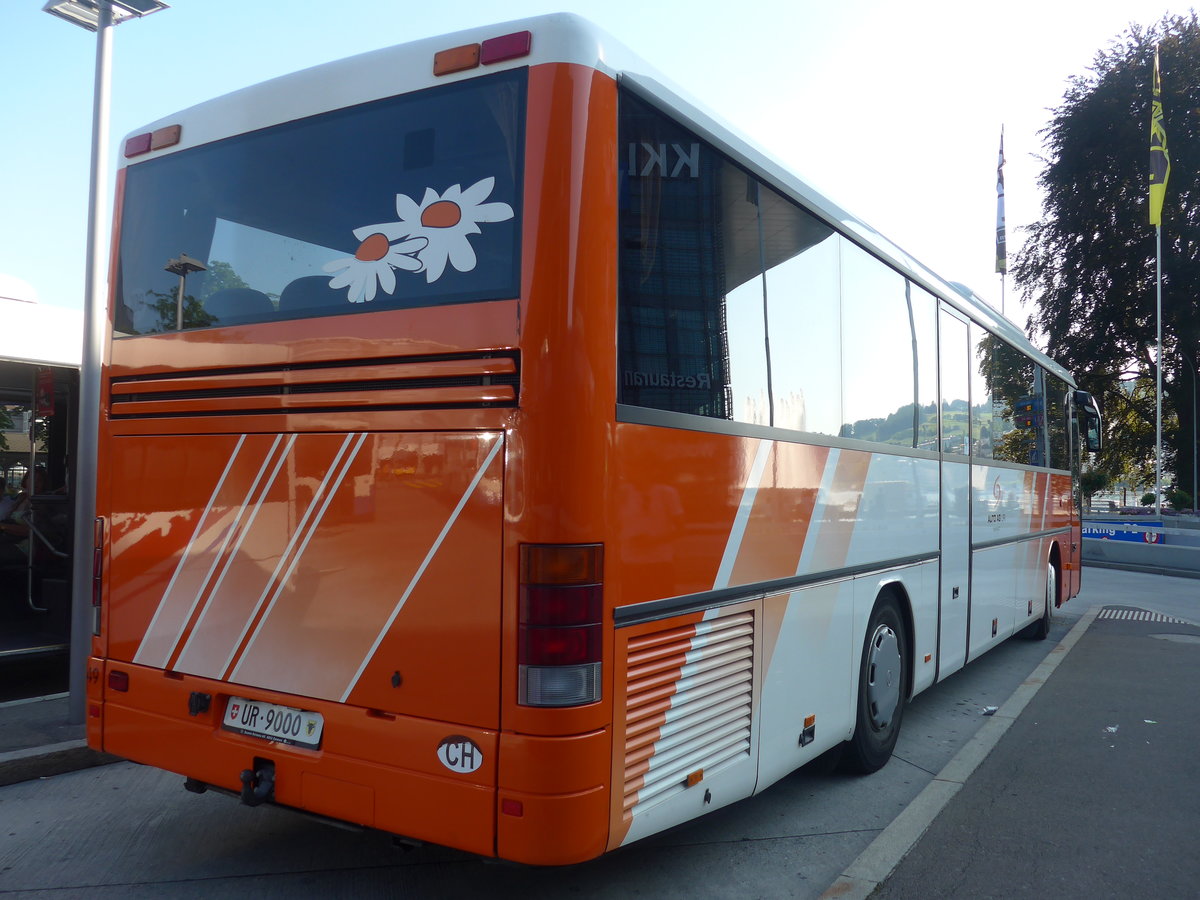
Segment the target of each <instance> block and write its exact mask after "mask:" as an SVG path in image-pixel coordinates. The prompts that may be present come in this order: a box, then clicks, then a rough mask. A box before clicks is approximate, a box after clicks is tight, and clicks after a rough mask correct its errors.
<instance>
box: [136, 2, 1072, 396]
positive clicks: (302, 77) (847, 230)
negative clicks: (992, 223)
mask: <svg viewBox="0 0 1200 900" xmlns="http://www.w3.org/2000/svg"><path fill="white" fill-rule="evenodd" d="M517 31H530V32H531V33H532V35H533V40H532V42H531V51H530V54H529V55H528V56H524V57H521V58H519V59H514V60H512V61H511V62H507V63H500V64H496V65H493V66H487V67H483V66H481V67H478V68H474V69H470V70H467V71H464V72H459V73H455V74H452V75H444V76H434V75H433V56H434V54H435V53H437V52H439V51H441V50H446V49H449V48H452V47H457V46H461V45H463V44H471V43H481V42H482V41H485V40H487V39H488V38H493V37H499V36H502V35H506V34H511V33H513V32H517ZM563 62H565V63H575V64H579V65H585V66H590V67H592V68H594V69H596V70H598V71H600V72H603V73H605V74H607V75H610V76H612V77H614V78H620V79H622V80H623V81H624V82H625V83H627V84H629V85H630V86H631V87H632V88H633V89H634V90H635V91H637V92H638V93H640V94H642V95H643V96H645V97H646V98H647V99H649V100H651V101H653V100H655V99H657V100H658V101H659V105H665V106H666V107H667V108H669V109H670V110H671V111H672V114H673V115H674V116H676V117H678V118H681V119H683V120H684V121H685V123H686V124H687V125H689V126H690V127H692V128H693V129H694V130H696V131H697V132H698V133H700V135H701V136H702V137H704V138H706V139H707V140H709V141H711V142H712V143H713V144H714V145H715V146H717V147H719V148H720V149H722V150H723V151H725V152H726V153H728V154H729V155H730V156H732V157H734V158H735V159H737V160H738V161H739V162H740V163H742V164H743V165H745V166H746V167H747V168H749V169H751V170H752V171H757V172H758V173H759V174H762V175H765V176H767V177H768V178H769V179H770V180H771V181H772V182H773V183H775V184H777V185H778V186H779V187H780V188H782V189H783V190H784V191H785V193H787V194H789V195H790V196H791V197H792V198H793V199H795V200H796V201H798V202H799V203H801V204H802V205H803V206H805V207H806V208H808V209H810V210H811V211H812V212H813V213H814V214H816V215H817V216H819V217H821V218H823V219H824V220H826V221H827V222H828V223H829V224H830V225H833V226H835V227H836V228H837V229H838V230H839V231H842V232H843V233H844V234H846V235H848V236H849V237H851V238H852V239H853V240H854V241H855V242H857V243H859V244H861V245H862V246H864V247H865V248H867V249H868V250H870V251H871V252H872V253H874V254H875V255H876V256H878V257H880V258H881V259H883V260H885V261H886V262H888V263H889V264H890V265H892V266H893V267H894V268H896V269H897V270H899V271H900V272H901V273H902V274H904V275H905V276H907V277H908V278H910V279H911V280H912V281H914V282H915V283H917V284H919V285H920V286H921V287H923V288H924V289H925V290H927V291H929V292H930V293H932V294H934V295H935V296H937V297H939V298H941V299H942V300H943V301H944V302H945V303H947V304H948V305H950V306H952V307H954V308H955V309H957V310H958V311H959V312H961V313H963V314H964V315H966V316H968V317H969V318H971V319H973V320H975V321H977V322H978V323H979V324H980V325H982V326H983V327H984V328H987V329H988V330H989V331H991V332H993V333H995V334H996V335H998V336H999V337H1001V338H1003V339H1004V340H1006V341H1008V342H1009V343H1012V344H1014V345H1015V346H1017V347H1019V348H1020V349H1021V350H1023V351H1024V352H1027V353H1029V354H1030V355H1031V356H1033V357H1034V358H1036V359H1037V360H1038V362H1040V363H1041V364H1042V365H1044V366H1045V367H1046V368H1048V369H1050V370H1051V371H1053V372H1054V373H1055V374H1056V375H1058V376H1059V377H1062V378H1064V379H1066V380H1067V381H1069V382H1071V383H1074V379H1073V378H1072V376H1071V375H1070V373H1068V372H1067V371H1066V370H1065V369H1064V368H1063V367H1062V366H1060V365H1059V364H1057V363H1055V362H1054V361H1053V360H1051V359H1050V358H1049V357H1048V356H1046V355H1045V354H1044V353H1042V352H1041V351H1040V350H1038V348H1037V347H1035V346H1034V345H1033V344H1032V343H1031V342H1030V341H1029V339H1028V338H1027V337H1026V336H1025V334H1024V332H1023V331H1022V330H1021V329H1020V328H1019V327H1018V326H1017V325H1016V324H1015V323H1013V322H1012V321H1011V320H1009V319H1007V318H1005V317H1004V316H1002V315H1000V313H999V312H997V311H996V310H995V309H994V308H993V307H991V306H990V305H988V304H987V303H986V302H985V301H984V300H983V299H982V298H980V297H979V296H978V295H976V294H975V293H974V292H973V291H971V292H969V295H968V294H964V293H962V292H960V291H958V290H956V289H955V288H954V287H953V286H952V285H951V284H950V283H949V282H948V281H947V280H945V279H943V278H942V277H940V276H939V275H937V274H935V273H934V272H933V271H932V270H930V269H928V268H927V267H925V266H924V265H922V264H921V263H920V262H918V261H917V260H916V259H915V258H913V257H912V256H910V255H909V254H907V253H905V252H904V251H903V250H901V249H900V248H899V247H898V246H896V245H895V244H894V243H892V242H891V241H890V240H889V239H887V238H886V237H884V236H883V235H882V234H880V233H879V232H878V231H876V230H875V229H874V228H872V227H871V226H870V225H868V224H866V223H865V222H864V221H862V220H861V219H858V218H857V217H855V216H853V215H851V214H850V213H849V212H847V211H846V210H844V209H842V208H841V207H840V206H838V205H837V204H836V203H834V202H833V201H832V200H831V199H829V198H828V197H826V196H824V195H823V194H820V193H819V192H817V191H816V190H814V189H813V188H812V187H811V186H809V185H808V184H806V183H805V182H803V181H802V180H801V179H800V178H798V177H797V176H795V175H794V174H792V173H791V172H790V171H789V170H788V169H786V168H785V167H784V166H783V165H782V164H780V163H779V162H778V161H777V160H775V159H774V158H772V157H770V156H769V155H768V154H766V153H765V152H763V151H761V150H759V149H757V148H756V147H755V146H754V145H753V144H752V142H751V141H750V140H749V139H748V138H746V137H745V136H744V135H742V134H741V133H740V132H739V131H738V129H736V128H735V127H733V126H732V125H730V124H729V123H727V122H725V121H723V120H722V119H721V118H720V117H719V116H717V115H716V114H715V113H713V112H712V111H710V110H707V109H706V108H705V107H704V106H703V105H702V104H701V103H700V102H699V101H697V100H695V99H692V98H690V97H689V96H688V95H687V93H686V92H685V91H684V90H682V89H681V88H679V87H677V86H675V85H674V84H673V83H671V82H670V80H668V79H666V78H665V77H663V76H662V75H661V74H659V73H658V72H657V71H656V70H655V69H654V68H653V67H652V66H650V65H649V64H648V63H646V62H645V61H644V60H643V59H641V58H640V57H638V56H637V55H636V54H635V53H633V51H631V50H629V49H628V48H627V47H625V46H624V45H623V44H622V43H621V42H620V41H618V40H616V39H615V38H613V37H612V36H611V35H609V34H608V33H607V32H605V31H604V30H603V29H601V28H599V27H597V26H596V25H594V24H592V23H591V22H590V21H588V20H587V19H584V18H583V17H581V16H578V15H576V14H574V13H551V14H549V15H542V16H535V17H531V18H526V19H516V20H513V21H509V22H501V23H497V24H494V25H485V26H481V27H477V28H469V29H465V30H463V31H458V32H453V33H451V34H446V35H441V36H436V37H428V38H420V39H418V40H415V41H411V42H408V43H405V44H398V45H396V46H392V47H385V48H383V49H380V50H373V51H370V52H367V53H362V54H359V55H357V56H351V57H347V58H346V59H341V60H336V61H334V62H329V63H323V64H321V65H317V66H313V67H311V68H308V69H302V70H300V71H298V72H293V73H291V74H288V75H282V76H280V77H278V78H273V79H271V80H269V81H264V82H261V83H260V84H255V85H251V86H249V87H245V88H242V89H241V90H238V91H234V92H232V93H230V94H225V95H224V96H221V97H217V98H215V99H213V100H209V101H206V102H204V103H201V104H198V105H196V106H193V107H190V108H188V109H185V110H182V111H181V112H178V113H174V114H172V115H170V116H166V117H164V118H162V119H159V120H157V121H155V122H152V123H150V124H149V125H147V126H145V127H143V128H139V129H137V130H136V131H133V132H131V133H130V134H131V135H134V134H143V133H145V132H148V131H153V130H155V129H158V128H161V127H163V126H166V125H174V124H181V125H182V126H183V128H182V132H181V137H182V140H181V142H180V143H179V144H178V145H176V146H173V147H170V148H167V149H164V150H159V151H152V152H150V153H147V154H143V155H141V156H138V157H135V158H134V159H133V160H125V159H122V160H121V163H122V165H131V164H132V165H136V164H139V163H141V162H143V161H146V160H149V159H154V158H156V157H160V156H164V155H168V154H171V153H175V152H178V151H180V150H185V149H188V148H189V147H195V146H199V145H201V144H206V143H209V142H211V141H215V140H220V139H222V138H226V137H231V136H233V135H236V134H242V133H245V132H247V131H254V130H257V129H260V128H268V127H270V126H272V125H279V124H282V123H284V122H289V121H294V120H296V119H301V118H305V117H307V116H313V115H318V114H320V113H323V112H329V111H331V110H335V109H341V108H344V107H347V106H353V105H357V104H361V103H369V102H371V101H373V100H380V99H384V98H386V97H391V96H395V95H397V94H401V93H407V92H409V91H414V90H421V89H423V88H427V87H434V86H436V85H440V84H448V83H451V82H454V81H461V80H465V79H468V78H474V77H478V76H480V75H483V74H487V73H488V72H491V71H501V70H503V69H507V68H520V67H524V66H535V65H540V64H544V63H563ZM380 73H386V74H387V77H380ZM364 85H366V86H368V87H364Z"/></svg>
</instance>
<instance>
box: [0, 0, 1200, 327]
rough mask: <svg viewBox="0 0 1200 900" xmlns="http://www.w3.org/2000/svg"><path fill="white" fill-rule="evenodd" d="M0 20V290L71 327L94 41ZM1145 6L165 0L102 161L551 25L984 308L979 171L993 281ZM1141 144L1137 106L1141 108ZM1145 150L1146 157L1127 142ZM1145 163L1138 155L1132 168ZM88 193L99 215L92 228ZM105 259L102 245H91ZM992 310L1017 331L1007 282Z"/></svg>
mask: <svg viewBox="0 0 1200 900" xmlns="http://www.w3.org/2000/svg"><path fill="white" fill-rule="evenodd" d="M43 2H44V0H4V12H5V24H4V33H5V42H4V43H5V47H4V53H3V54H0V109H2V110H3V114H4V128H3V134H4V139H3V140H0V280H2V279H3V278H4V276H7V277H8V278H16V279H21V280H23V281H25V282H28V283H29V284H31V285H32V286H33V288H34V290H35V291H36V294H37V298H38V299H39V300H40V302H42V303H44V304H48V305H53V306H59V307H66V308H74V309H80V308H82V306H83V294H84V260H85V250H86V233H87V202H88V177H89V160H90V151H91V127H92V126H91V119H92V96H93V84H94V81H93V78H94V74H95V37H94V35H92V34H91V33H89V32H87V31H85V30H83V29H82V28H79V27H75V26H72V25H70V24H68V23H66V22H64V21H61V20H59V19H57V18H55V17H53V16H50V15H48V14H46V13H44V12H43V11H42V6H43ZM1164 4H1165V0H1009V2H1007V3H1004V4H974V5H972V4H964V3H962V2H961V0H954V2H949V0H910V2H907V3H900V2H897V0H839V2H837V3H830V2H828V0H742V2H740V3H735V4H729V3H721V4H717V3H716V2H713V0H709V2H703V0H702V2H696V0H657V2H653V3H647V2H645V0H604V2H594V3H587V2H575V3H572V2H571V0H553V2H539V0H510V2H508V3H506V4H503V5H500V4H496V3H495V2H480V0H454V2H448V3H436V4H428V5H427V6H426V5H425V4H415V3H414V4H404V3H398V2H396V0H350V2H346V3H341V4H333V3H329V2H328V0H286V2H285V0H172V2H171V6H170V8H169V9H167V10H165V11H162V12H159V13H156V14H154V15H151V16H148V17H146V18H145V19H142V20H131V21H127V22H125V23H123V24H121V25H119V26H117V27H116V28H115V29H114V31H113V41H112V97H111V116H110V129H111V132H110V142H109V143H110V160H111V162H112V167H113V170H114V171H115V164H116V160H117V159H118V152H117V151H118V148H119V147H120V146H121V144H122V142H123V140H124V137H125V135H127V134H128V133H130V132H134V131H137V130H138V129H139V128H140V126H142V125H145V124H147V123H150V122H152V121H154V120H156V119H158V118H161V117H163V116H166V115H168V114H170V113H172V112H174V111H177V110H182V109H184V108H186V107H188V106H191V105H193V104H195V103H199V102H202V101H204V100H208V99H211V98H213V97H216V96H219V95H221V94H225V93H228V92H230V91H233V90H237V89H238V88H241V87H245V86H246V85H249V84H254V83H257V82H259V81H263V80H266V79H268V78H273V77H275V76H277V75H283V74H286V73H288V72H292V71H296V70H298V69H302V68H307V67H309V66H312V65H316V64H319V63H323V62H328V61H331V60H334V59H339V58H342V57H345V56H351V55H354V54H357V53H362V52H366V51H368V50H374V49H377V48H379V47H384V46H389V45H391V44H398V43H404V42H406V41H408V40H412V39H416V38H422V37H429V36H433V35H438V34H446V33H449V32H452V31H455V30H458V29H461V28H466V27H471V26H475V25H484V24H488V23H491V22H499V21H507V20H511V19H517V18H522V17H525V16H530V15H539V14H542V13H547V12H557V11H562V10H567V11H570V12H575V13H578V14H580V15H583V16H585V17H587V18H589V19H591V20H592V21H593V22H595V23H596V24H597V25H599V26H601V27H602V28H604V29H605V30H607V31H609V32H610V33H612V34H613V35H614V36H615V37H616V38H618V39H619V40H620V41H622V42H623V43H625V44H626V45H627V46H629V47H630V48H631V49H632V50H634V51H635V52H636V53H637V54H638V55H640V56H642V57H643V58H645V59H646V60H647V61H648V62H649V63H650V64H651V65H652V66H654V67H655V68H657V69H658V70H659V71H660V72H662V73H663V74H664V75H665V76H667V77H668V78H669V79H670V80H672V81H673V82H675V83H676V84H677V85H679V86H680V87H682V88H683V89H684V90H685V91H686V92H687V93H688V94H690V95H691V96H693V97H695V98H698V99H699V100H700V101H701V102H702V103H703V104H704V105H705V106H706V107H707V108H708V109H709V110H711V111H712V112H714V113H715V114H717V115H718V116H719V117H721V118H723V119H724V120H726V121H727V122H729V123H730V124H732V125H733V126H734V127H736V128H737V129H738V130H739V131H740V132H742V133H743V135H745V136H746V137H748V138H749V139H750V140H751V141H752V142H754V143H756V144H757V145H759V146H760V147H761V148H762V149H763V150H764V151H766V152H767V153H768V154H769V155H771V156H773V157H775V158H776V159H777V160H779V161H780V162H781V163H782V164H783V165H784V166H785V167H786V168H788V169H790V170H792V171H793V172H794V173H796V174H797V175H799V176H800V177H801V178H802V179H804V180H806V181H807V182H809V183H810V184H811V185H812V186H813V187H815V188H817V189H818V190H819V191H821V192H823V193H825V194H826V195H827V196H829V197H830V199H832V200H833V201H835V202H836V203H838V204H840V205H841V206H843V207H844V208H846V209H847V210H848V211H850V212H851V213H853V214H854V215H856V216H857V217H859V218H860V219H863V220H864V221H866V222H867V223H869V224H870V225H872V226H873V227H875V228H876V229H877V230H878V231H880V232H882V233H883V234H884V235H886V236H887V237H888V238H890V239H891V240H892V241H893V242H894V243H895V244H897V245H898V246H900V247H901V248H902V249H904V250H905V251H906V252H908V253H909V254H910V255H911V256H913V257H915V258H916V259H918V260H919V261H921V262H922V263H924V264H925V265H926V266H928V267H929V268H931V269H933V270H934V271H935V272H937V273H938V274H939V275H941V276H943V277H944V278H947V279H949V280H953V281H959V282H963V283H965V284H967V285H969V286H970V287H971V288H972V289H973V290H974V291H975V292H976V293H977V294H979V295H980V296H981V297H983V298H984V299H985V300H987V301H988V302H990V303H992V305H993V306H996V307H997V308H1000V307H1001V305H1002V297H1001V294H1002V292H1001V279H1000V276H998V275H996V274H995V243H994V242H995V221H996V161H997V151H998V144H999V137H1000V129H1001V126H1002V125H1003V127H1004V133H1005V155H1006V158H1007V165H1006V167H1005V182H1006V204H1007V222H1008V245H1009V261H1010V264H1011V262H1012V258H1013V254H1014V252H1015V251H1016V249H1017V248H1018V247H1019V245H1020V241H1021V233H1020V226H1022V225H1028V224H1030V223H1032V222H1034V221H1036V220H1037V219H1038V218H1039V217H1040V215H1041V206H1040V196H1039V192H1038V188H1037V186H1036V179H1037V176H1038V174H1039V172H1040V169H1041V164H1040V163H1039V160H1038V156H1039V154H1041V153H1042V151H1043V147H1042V142H1041V139H1040V138H1039V136H1038V132H1039V131H1040V130H1041V129H1042V128H1044V127H1045V125H1046V124H1047V122H1048V121H1049V119H1050V116H1051V110H1052V109H1053V108H1055V107H1057V106H1058V105H1059V104H1060V103H1061V100H1062V97H1063V93H1064V91H1065V90H1066V88H1067V86H1068V80H1069V79H1070V78H1071V77H1072V76H1076V75H1083V74H1085V73H1086V72H1087V69H1088V67H1089V66H1090V64H1091V62H1092V60H1093V59H1094V57H1095V54H1096V53H1097V51H1098V50H1100V49H1102V48H1104V47H1106V46H1107V45H1108V44H1109V43H1110V42H1111V41H1112V40H1113V39H1114V38H1116V37H1118V36H1119V35H1120V34H1121V33H1122V32H1123V31H1125V30H1126V29H1127V28H1128V27H1129V25H1130V24H1131V23H1137V24H1140V25H1150V24H1152V23H1154V22H1157V21H1158V20H1159V19H1161V18H1162V16H1163V15H1165V14H1167V13H1174V12H1183V11H1185V9H1186V8H1185V7H1183V6H1178V5H1176V6H1168V5H1164ZM1146 120H1147V121H1146V124H1147V133H1148V131H1149V98H1147V109H1146ZM1148 141H1149V138H1148V137H1147V144H1148ZM1147 153H1148V149H1147ZM113 183H114V178H113V177H112V174H111V173H110V177H109V178H108V191H107V196H106V197H105V200H104V202H105V209H106V210H109V211H111V208H112V185H113ZM105 240H106V242H107V235H105ZM1003 307H1004V311H1005V312H1006V314H1008V316H1009V317H1010V318H1013V319H1014V320H1016V321H1017V322H1018V324H1021V325H1023V324H1024V321H1025V316H1026V310H1024V309H1023V308H1022V306H1021V303H1020V299H1019V297H1018V296H1017V293H1016V291H1015V290H1014V288H1013V286H1012V284H1011V279H1009V283H1008V286H1007V291H1005V292H1004V298H1003Z"/></svg>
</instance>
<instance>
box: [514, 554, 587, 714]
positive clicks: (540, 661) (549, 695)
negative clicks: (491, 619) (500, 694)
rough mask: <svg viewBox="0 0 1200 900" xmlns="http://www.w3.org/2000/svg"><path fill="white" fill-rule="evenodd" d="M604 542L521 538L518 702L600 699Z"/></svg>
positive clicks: (576, 703) (564, 702) (571, 703)
mask: <svg viewBox="0 0 1200 900" xmlns="http://www.w3.org/2000/svg"><path fill="white" fill-rule="evenodd" d="M603 564H604V548H603V545H601V544H524V545H522V547H521V562H520V609H519V612H518V629H517V630H518V638H517V640H518V646H517V663H518V666H519V669H518V702H520V703H522V704H524V705H526V706H579V705H582V704H585V703H594V702H596V701H597V700H599V699H600V675H601V660H602V658H603V655H604V627H603V622H604V586H603V584H602V572H603V567H604V565H603Z"/></svg>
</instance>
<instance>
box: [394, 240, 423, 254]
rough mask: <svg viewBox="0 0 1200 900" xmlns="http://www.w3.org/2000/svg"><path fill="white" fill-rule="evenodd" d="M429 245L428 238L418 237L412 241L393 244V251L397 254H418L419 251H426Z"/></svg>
mask: <svg viewBox="0 0 1200 900" xmlns="http://www.w3.org/2000/svg"><path fill="white" fill-rule="evenodd" d="M428 245H429V239H428V238H423V237H416V238H412V239H411V240H407V241H401V242H400V243H399V244H392V251H393V252H395V253H416V252H417V251H418V250H424V249H425V248H426V247H427V246H428Z"/></svg>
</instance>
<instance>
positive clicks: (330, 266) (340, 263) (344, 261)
mask: <svg viewBox="0 0 1200 900" xmlns="http://www.w3.org/2000/svg"><path fill="white" fill-rule="evenodd" d="M355 262H357V260H356V259H355V258H354V257H353V256H344V257H342V258H341V259H335V260H334V261H333V262H328V263H325V265H323V266H321V268H322V269H324V270H325V271H326V272H339V271H341V270H342V269H348V268H350V267H351V266H352V265H354V263H355Z"/></svg>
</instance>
